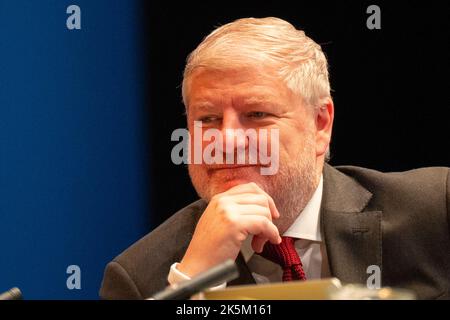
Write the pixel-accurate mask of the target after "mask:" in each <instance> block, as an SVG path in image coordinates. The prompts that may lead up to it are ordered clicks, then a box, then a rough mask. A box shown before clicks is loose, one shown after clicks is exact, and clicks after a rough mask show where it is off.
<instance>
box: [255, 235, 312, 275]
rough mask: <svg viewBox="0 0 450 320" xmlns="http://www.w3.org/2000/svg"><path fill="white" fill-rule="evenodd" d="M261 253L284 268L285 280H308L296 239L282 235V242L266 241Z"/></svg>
mask: <svg viewBox="0 0 450 320" xmlns="http://www.w3.org/2000/svg"><path fill="white" fill-rule="evenodd" d="M260 255H261V256H262V257H264V258H266V259H268V260H270V261H272V262H274V263H276V264H278V265H280V266H281V268H282V269H283V281H292V280H306V275H305V272H304V270H303V265H302V261H301V259H300V256H299V255H298V253H297V251H296V250H295V239H294V238H291V237H281V243H280V244H271V243H270V242H266V244H265V246H264V249H263V251H262V252H261V253H260Z"/></svg>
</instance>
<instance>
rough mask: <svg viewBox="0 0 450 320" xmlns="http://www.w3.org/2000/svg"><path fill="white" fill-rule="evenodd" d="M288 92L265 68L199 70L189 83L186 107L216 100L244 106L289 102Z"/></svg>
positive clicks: (277, 77) (275, 74)
mask: <svg viewBox="0 0 450 320" xmlns="http://www.w3.org/2000/svg"><path fill="white" fill-rule="evenodd" d="M291 96H292V92H291V90H289V88H288V87H287V86H286V84H285V83H284V82H283V81H282V80H281V78H280V77H279V76H278V75H277V73H276V71H275V70H274V69H270V68H267V67H245V68H239V69H230V70H214V69H205V68H198V69H196V70H194V72H193V73H192V74H191V76H190V77H189V80H188V86H187V101H186V102H187V103H188V105H193V104H196V105H197V104H200V105H202V104H203V105H205V104H208V102H213V101H216V100H224V99H225V100H226V99H232V100H234V101H239V100H242V101H245V102H246V103H247V104H258V103H264V102H265V101H274V100H275V101H276V100H280V99H290V98H291Z"/></svg>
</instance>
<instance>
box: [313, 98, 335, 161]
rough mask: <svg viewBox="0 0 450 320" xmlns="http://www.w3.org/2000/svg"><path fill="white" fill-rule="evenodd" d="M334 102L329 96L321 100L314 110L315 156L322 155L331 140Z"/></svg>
mask: <svg viewBox="0 0 450 320" xmlns="http://www.w3.org/2000/svg"><path fill="white" fill-rule="evenodd" d="M333 119H334V104H333V100H332V99H331V98H325V99H323V100H321V102H320V106H319V108H318V109H317V110H316V112H315V124H316V156H317V157H320V156H324V155H325V153H326V151H327V149H328V146H329V145H330V141H331V132H332V129H333Z"/></svg>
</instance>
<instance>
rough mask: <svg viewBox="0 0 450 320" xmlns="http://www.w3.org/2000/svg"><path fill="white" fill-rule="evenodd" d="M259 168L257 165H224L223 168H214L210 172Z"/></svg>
mask: <svg viewBox="0 0 450 320" xmlns="http://www.w3.org/2000/svg"><path fill="white" fill-rule="evenodd" d="M256 167H258V166H257V165H249V164H247V165H245V164H242V165H231V164H230V165H223V166H220V165H218V166H212V167H210V168H209V169H208V171H220V170H233V169H240V168H256Z"/></svg>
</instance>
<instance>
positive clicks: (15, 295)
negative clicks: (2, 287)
mask: <svg viewBox="0 0 450 320" xmlns="http://www.w3.org/2000/svg"><path fill="white" fill-rule="evenodd" d="M22 298H23V297H22V292H21V291H20V289H19V288H16V287H14V288H12V289H9V290H8V291H6V292H4V293H2V294H0V300H22Z"/></svg>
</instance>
